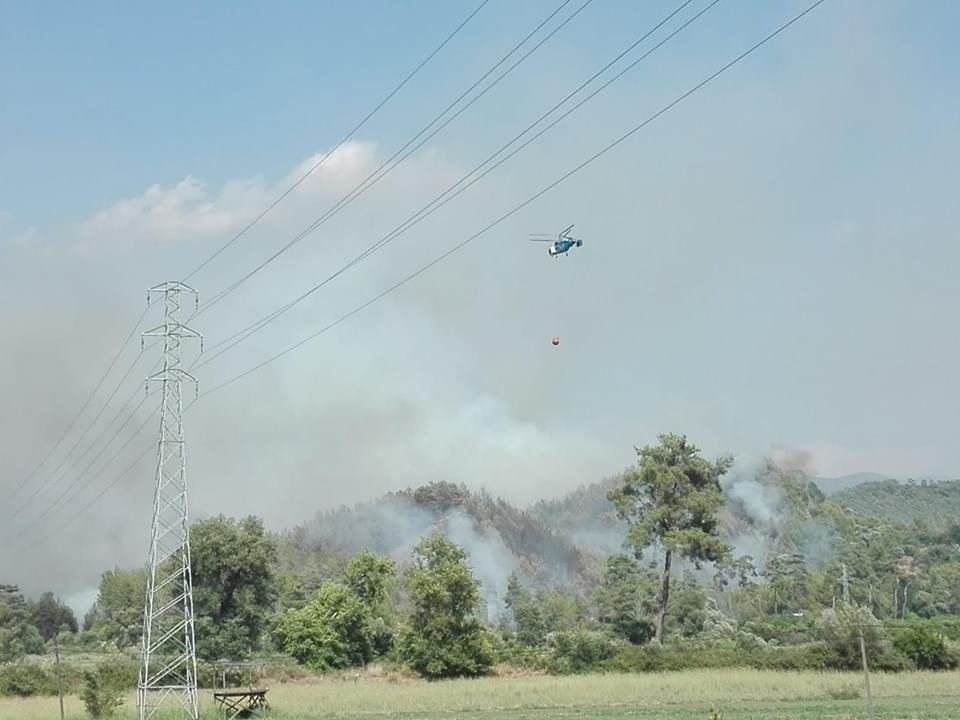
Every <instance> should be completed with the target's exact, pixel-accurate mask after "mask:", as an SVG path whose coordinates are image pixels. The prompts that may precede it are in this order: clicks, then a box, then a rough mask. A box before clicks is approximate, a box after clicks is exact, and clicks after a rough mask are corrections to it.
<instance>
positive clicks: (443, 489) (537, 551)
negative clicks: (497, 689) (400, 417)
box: [281, 482, 604, 615]
mask: <svg viewBox="0 0 960 720" xmlns="http://www.w3.org/2000/svg"><path fill="white" fill-rule="evenodd" d="M436 533H443V534H444V535H446V536H447V537H449V538H450V539H451V540H452V541H454V542H455V543H457V544H458V545H460V546H461V547H463V548H464V549H465V550H467V551H468V552H469V553H470V564H471V565H472V566H473V568H474V572H475V573H476V576H477V577H478V578H479V579H480V580H481V581H482V582H483V594H484V600H485V602H486V603H487V607H488V608H489V609H490V612H491V613H492V614H494V615H495V614H496V613H497V611H498V608H501V607H502V602H503V597H504V594H505V593H506V583H507V576H508V574H509V573H510V572H511V571H514V572H516V573H517V575H518V576H519V577H520V578H522V579H524V580H525V581H526V582H528V583H530V584H534V585H540V586H553V587H564V588H570V589H573V590H577V591H585V590H587V589H589V588H591V587H592V586H593V585H595V584H596V583H597V582H598V580H599V577H600V573H601V571H602V567H603V562H604V558H603V557H602V556H601V555H600V554H599V553H596V552H594V551H592V550H590V549H588V548H585V547H581V546H580V545H578V544H577V543H575V542H574V541H573V540H572V539H571V537H570V535H569V534H568V533H567V532H564V531H563V530H562V529H557V528H555V527H552V526H551V525H550V524H549V523H545V522H543V521H542V520H541V519H539V518H537V517H535V516H534V515H533V514H531V513H529V512H526V511H524V510H520V509H518V508H516V507H514V506H513V505H511V504H510V503H509V502H507V501H505V500H502V499H500V498H494V497H492V496H491V495H489V494H488V493H487V492H485V491H480V492H476V493H475V492H471V491H470V490H468V489H467V488H466V487H465V486H464V485H462V484H461V485H457V484H453V483H446V482H438V483H431V484H429V485H423V486H421V487H417V488H410V489H407V490H403V491H400V492H393V493H388V494H386V495H384V496H383V497H380V498H378V499H376V500H371V501H368V502H364V503H359V504H357V505H354V506H353V507H346V506H341V507H340V508H338V509H336V510H329V511H326V512H321V513H318V514H317V515H316V517H314V519H313V520H311V521H309V522H307V523H305V524H303V525H301V526H299V527H296V528H294V529H292V530H290V531H287V532H285V533H282V534H281V544H282V554H283V557H284V564H285V566H286V567H287V568H289V569H291V570H295V571H296V572H298V573H301V574H302V573H303V570H304V568H305V567H310V568H312V569H313V577H314V582H313V583H308V585H309V584H316V582H317V581H319V580H320V579H323V578H324V577H332V576H334V575H336V574H337V571H338V569H339V568H340V567H342V566H343V565H344V564H345V563H346V562H347V561H348V559H349V558H350V557H352V556H353V555H355V554H356V553H358V552H360V551H361V550H364V549H368V550H372V551H373V552H375V553H377V554H379V555H385V556H389V557H391V558H392V559H393V560H395V561H396V562H397V564H398V565H400V566H401V567H402V566H403V565H405V564H406V563H407V562H408V561H409V559H410V552H411V550H412V548H413V546H414V545H415V544H416V543H417V542H418V540H419V539H420V538H421V537H423V536H429V535H433V534H436Z"/></svg>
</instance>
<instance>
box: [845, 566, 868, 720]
mask: <svg viewBox="0 0 960 720" xmlns="http://www.w3.org/2000/svg"><path fill="white" fill-rule="evenodd" d="M843 604H844V605H845V606H846V607H847V608H848V609H849V608H850V583H849V581H848V580H847V565H846V563H844V564H843ZM855 612H856V613H857V637H858V639H859V640H860V660H861V662H862V663H863V684H864V688H865V689H866V691H867V717H868V718H870V720H873V689H872V688H871V687H870V667H869V665H867V644H866V641H865V640H864V639H863V622H862V620H861V617H860V608H859V607H857V608H855Z"/></svg>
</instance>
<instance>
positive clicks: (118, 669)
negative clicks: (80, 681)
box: [80, 660, 130, 718]
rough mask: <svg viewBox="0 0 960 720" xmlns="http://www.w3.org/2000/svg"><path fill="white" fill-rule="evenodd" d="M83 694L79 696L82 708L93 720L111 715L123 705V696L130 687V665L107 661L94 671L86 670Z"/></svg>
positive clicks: (126, 662) (125, 662)
mask: <svg viewBox="0 0 960 720" xmlns="http://www.w3.org/2000/svg"><path fill="white" fill-rule="evenodd" d="M83 675H84V687H83V692H82V693H81V694H80V697H81V699H82V700H83V704H84V707H86V708H87V712H88V713H90V715H91V717H93V718H105V717H109V716H111V715H113V714H114V713H115V712H116V710H117V708H119V707H120V706H121V705H122V704H123V694H124V692H125V691H126V689H127V688H128V687H129V686H130V663H129V662H128V661H123V660H108V661H107V662H104V663H101V664H100V665H98V666H97V669H96V670H93V671H90V670H86V671H84V673H83Z"/></svg>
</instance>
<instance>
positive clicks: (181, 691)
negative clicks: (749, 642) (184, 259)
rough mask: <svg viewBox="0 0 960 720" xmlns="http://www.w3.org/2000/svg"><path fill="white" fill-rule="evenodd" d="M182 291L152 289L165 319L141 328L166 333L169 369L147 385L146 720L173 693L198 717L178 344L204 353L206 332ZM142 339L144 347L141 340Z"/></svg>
mask: <svg viewBox="0 0 960 720" xmlns="http://www.w3.org/2000/svg"><path fill="white" fill-rule="evenodd" d="M183 292H188V293H193V294H194V295H195V296H196V295H197V291H196V290H194V289H193V288H191V287H188V286H187V285H184V284H183V283H181V282H167V283H163V284H162V285H157V286H156V287H152V288H150V290H149V291H147V305H148V306H149V304H150V296H151V294H153V293H162V294H163V298H164V321H163V325H160V326H159V327H157V328H154V329H153V330H149V331H147V332H145V333H143V337H147V336H159V337H162V338H163V369H162V370H161V371H160V372H158V373H156V374H155V375H152V376H150V377H148V378H147V385H148V386H149V383H150V381H159V382H161V383H162V398H161V401H160V441H159V444H158V447H157V475H156V486H155V490H154V499H153V522H152V528H151V539H150V559H149V568H148V571H149V575H148V577H147V591H146V599H145V603H144V610H143V640H142V644H141V648H140V652H141V660H140V682H139V685H138V688H137V690H138V692H137V706H138V708H139V711H140V720H146V719H147V718H149V717H151V716H152V715H153V714H154V712H156V710H157V709H158V708H159V707H160V705H161V703H162V702H163V701H164V699H166V698H167V697H168V696H170V695H174V696H176V697H177V699H178V700H179V701H180V703H181V705H182V706H183V709H184V711H185V712H186V716H187V717H189V718H191V720H197V718H198V717H199V715H198V712H199V708H198V705H197V655H196V648H195V639H194V616H193V578H192V576H191V574H190V532H189V527H188V512H187V467H186V456H185V455H184V449H183V397H182V384H183V381H184V380H187V381H190V382H193V383H194V384H196V378H194V377H193V376H192V375H190V374H189V373H188V372H186V371H185V370H183V369H182V368H181V367H180V344H181V342H182V340H183V339H184V338H200V342H201V351H202V343H203V337H202V336H201V335H200V333H198V332H195V331H193V330H191V329H190V328H188V327H186V326H185V325H183V324H181V322H180V310H181V299H180V298H181V293H183ZM197 304H198V307H199V297H197ZM140 342H141V347H142V346H143V339H142V338H141V341H140Z"/></svg>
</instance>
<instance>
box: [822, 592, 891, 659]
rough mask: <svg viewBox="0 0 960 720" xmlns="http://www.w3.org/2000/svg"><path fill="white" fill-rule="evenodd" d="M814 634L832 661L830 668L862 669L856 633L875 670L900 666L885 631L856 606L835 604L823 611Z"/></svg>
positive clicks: (874, 619)
mask: <svg viewBox="0 0 960 720" xmlns="http://www.w3.org/2000/svg"><path fill="white" fill-rule="evenodd" d="M817 633H818V635H819V638H820V640H821V642H823V644H824V646H825V647H826V648H827V650H828V651H830V652H831V653H832V654H833V656H834V658H835V660H834V666H835V667H837V668H838V669H841V670H856V669H857V668H859V667H861V666H862V658H861V652H860V633H862V634H863V641H864V646H865V648H866V652H867V657H868V658H869V661H870V665H871V667H873V668H874V669H876V670H895V669H902V668H903V667H904V662H903V658H901V657H898V656H897V655H896V654H895V653H894V652H892V650H893V648H892V646H891V644H890V639H889V635H888V634H887V631H886V629H885V628H884V627H883V625H881V624H880V623H879V621H878V620H877V618H876V617H875V616H874V615H873V613H872V612H870V610H869V609H868V608H864V607H860V606H857V605H839V604H838V605H837V607H836V609H834V608H826V609H825V610H823V611H822V612H821V614H820V617H819V618H818V620H817Z"/></svg>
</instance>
